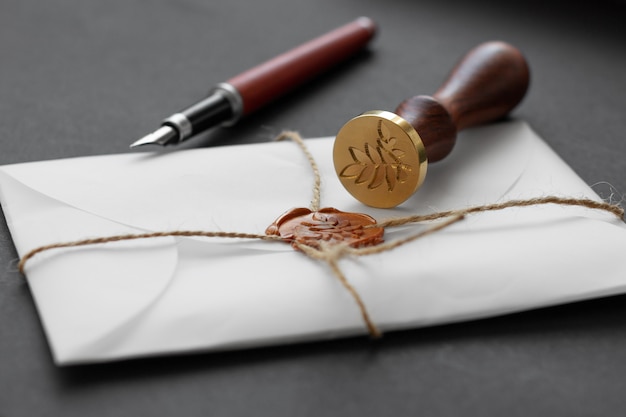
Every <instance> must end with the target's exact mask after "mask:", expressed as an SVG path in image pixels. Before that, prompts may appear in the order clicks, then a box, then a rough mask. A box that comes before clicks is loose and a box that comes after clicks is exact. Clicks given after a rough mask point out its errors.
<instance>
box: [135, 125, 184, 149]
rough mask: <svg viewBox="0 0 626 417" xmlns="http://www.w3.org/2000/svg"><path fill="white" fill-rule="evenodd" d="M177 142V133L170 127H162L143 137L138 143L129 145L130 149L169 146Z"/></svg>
mask: <svg viewBox="0 0 626 417" xmlns="http://www.w3.org/2000/svg"><path fill="white" fill-rule="evenodd" d="M177 142H178V131H176V129H174V128H173V127H170V126H162V127H161V128H159V129H157V130H156V131H154V132H152V133H150V134H149V135H146V136H144V137H143V138H141V139H139V140H138V141H136V142H134V143H133V144H131V145H130V147H131V148H136V147H138V146H143V145H161V146H165V145H169V144H171V143H177Z"/></svg>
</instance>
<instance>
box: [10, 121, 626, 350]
mask: <svg viewBox="0 0 626 417" xmlns="http://www.w3.org/2000/svg"><path fill="white" fill-rule="evenodd" d="M284 139H290V140H292V141H293V142H295V143H296V144H297V145H298V146H299V147H300V149H301V150H302V151H303V153H304V154H305V156H306V157H307V159H308V161H309V164H310V166H311V170H312V172H313V176H314V182H313V198H312V200H311V206H310V208H311V210H312V211H318V210H319V209H320V201H321V176H320V171H319V168H318V166H317V163H316V161H315V159H314V158H313V155H312V154H311V153H310V152H309V150H308V148H307V146H306V144H305V143H304V140H303V139H302V137H301V136H300V135H299V134H298V132H294V131H284V132H282V133H281V134H280V135H279V136H278V137H277V138H276V140H284ZM542 204H557V205H562V206H581V207H586V208H588V209H592V210H602V211H606V212H609V213H612V214H613V215H615V216H616V217H618V218H619V219H620V220H622V219H623V217H624V209H623V208H621V207H620V206H618V205H615V204H610V203H605V202H598V201H594V200H590V199H586V198H580V199H577V198H564V197H557V196H547V197H540V198H531V199H527V200H511V201H506V202H503V203H495V204H485V205H480V206H474V207H469V208H464V209H459V210H449V211H441V212H436V213H431V214H426V215H414V216H406V217H401V218H395V219H389V220H385V221H382V222H378V223H376V224H375V225H372V226H370V227H383V228H387V227H397V226H402V225H407V224H412V223H423V222H430V221H434V220H441V219H444V220H442V221H440V222H438V223H436V224H434V225H431V226H430V227H428V228H427V229H425V230H423V231H421V232H419V233H416V234H413V235H410V236H407V237H405V238H401V239H396V240H393V241H390V242H384V243H381V244H379V245H376V246H369V247H362V248H352V247H350V246H349V245H347V244H345V243H340V244H330V243H327V242H320V245H319V247H317V248H315V247H311V246H308V245H305V244H302V243H298V242H296V246H297V248H298V249H300V251H301V252H302V253H304V254H305V255H307V256H309V257H310V258H312V259H315V260H319V261H323V262H325V263H326V264H327V265H328V266H329V267H330V269H331V271H332V273H333V276H334V277H335V278H336V279H337V280H338V281H339V282H340V283H341V285H342V286H343V287H344V288H345V289H346V290H347V291H348V293H349V294H350V295H351V296H352V298H353V299H354V301H355V303H356V305H357V306H358V308H359V311H360V314H361V317H362V319H363V322H364V323H365V325H366V327H367V329H368V332H369V334H370V336H371V337H372V338H379V337H381V335H382V333H381V332H380V330H379V329H378V327H377V326H376V324H375V323H374V321H373V320H372V319H371V317H370V314H369V313H368V310H367V307H366V305H365V302H364V301H363V299H362V297H361V296H360V295H359V293H358V291H357V290H356V288H355V287H354V286H353V285H352V284H351V283H350V282H349V280H348V279H347V277H346V275H345V274H344V273H343V271H342V270H341V268H340V267H339V261H340V260H341V259H342V258H343V257H345V256H366V255H373V254H379V253H383V252H386V251H390V250H392V249H395V248H397V247H399V246H402V245H405V244H407V243H409V242H413V241H415V240H417V239H420V238H423V237H425V236H428V235H431V234H433V233H436V232H439V231H441V230H443V229H445V228H446V227H449V226H451V225H453V224H455V223H457V222H458V221H460V220H462V219H464V218H465V217H466V216H467V215H469V214H474V213H483V212H488V211H496V210H504V209H508V208H512V207H529V206H536V205H542ZM365 227H368V226H365ZM167 236H173V237H209V238H229V239H259V240H265V241H283V239H282V238H281V237H280V236H274V235H265V234H255V233H237V232H211V231H204V230H174V231H166V232H150V233H137V234H123V235H114V236H107V237H98V238H92V239H82V240H75V241H71V242H59V243H52V244H49V245H44V246H40V247H37V248H35V249H33V250H31V251H29V252H28V253H26V255H24V256H23V257H22V258H21V259H20V262H19V264H18V269H19V271H20V272H21V273H22V274H24V273H25V267H26V263H27V262H28V261H29V260H30V259H32V258H33V257H34V256H35V255H37V254H39V253H41V252H45V251H49V250H53V249H61V248H72V247H80V246H88V245H98V244H105V243H111V242H120V241H127V240H135V239H153V238H159V237H167Z"/></svg>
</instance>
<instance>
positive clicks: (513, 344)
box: [0, 0, 626, 417]
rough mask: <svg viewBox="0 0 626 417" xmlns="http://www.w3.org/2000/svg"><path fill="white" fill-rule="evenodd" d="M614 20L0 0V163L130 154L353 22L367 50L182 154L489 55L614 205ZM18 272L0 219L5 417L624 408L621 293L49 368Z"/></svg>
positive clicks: (396, 91)
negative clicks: (444, 320)
mask: <svg viewBox="0 0 626 417" xmlns="http://www.w3.org/2000/svg"><path fill="white" fill-rule="evenodd" d="M625 12H626V8H625V7H624V6H623V4H621V3H619V2H610V1H603V2H589V1H587V2H563V3H559V2H555V1H547V2H539V1H531V2H516V3H511V2H496V1H486V0H484V1H473V2H462V1H460V0H459V1H441V0H439V1H435V0H432V1H412V0H389V1H385V2H381V1H378V0H345V1H335V0H316V1H304V0H298V1H296V0H268V1H263V2H261V1H259V2H252V1H249V2H246V1H243V0H228V1H223V2H219V3H217V2H208V1H204V2H203V1H200V0H195V1H194V0H186V1H183V0H179V1H174V0H172V1H165V0H159V1H140V0H115V1H106V2H104V1H103V2H96V1H79V0H75V1H69V0H58V1H45V2H44V1H41V2H38V1H35V0H19V1H18V0H5V1H3V2H2V5H1V6H0V59H1V61H0V141H1V143H2V150H1V151H0V164H8V163H15V162H23V161H34V160H41V159H52V158H59V157H73V156H82V155H95V154H108V153H121V152H126V151H127V147H128V144H129V143H130V142H131V141H133V140H135V139H137V138H139V137H140V136H143V135H144V134H145V133H147V132H149V131H151V130H152V129H154V128H155V127H156V125H157V123H158V122H159V121H160V119H161V118H162V117H165V116H167V115H169V114H170V113H172V112H174V111H176V110H179V109H180V108H182V107H183V106H186V105H187V104H190V103H191V102H193V101H195V100H196V99H199V98H201V97H202V96H203V94H204V92H205V90H206V89H208V87H209V86H210V85H211V84H213V83H215V82H219V81H222V80H224V79H227V78H229V77H230V76H232V75H234V74H236V73H237V72H239V71H241V70H243V69H246V68H247V67H249V66H251V65H253V64H256V63H258V62H260V61H261V60H264V59H266V58H269V57H271V56H273V55H275V54H277V53H280V52H282V51H284V50H286V49H288V48H290V47H292V46H295V45H296V44H299V43H300V42H302V41H305V40H307V39H309V38H311V37H313V36H316V35H318V34H320V33H322V32H324V31H326V30H328V29H331V28H333V27H335V26H338V25H340V24H342V23H344V22H346V21H348V20H351V19H353V18H354V17H356V16H359V15H368V16H371V17H372V18H374V19H376V20H377V21H378V22H379V25H380V28H381V30H380V34H379V37H378V38H377V39H376V41H375V42H374V44H373V47H372V53H370V54H364V55H362V56H361V57H360V58H359V59H357V60H355V61H353V62H352V63H351V64H349V65H345V66H343V67H342V68H341V69H340V70H338V71H335V72H333V73H332V74H329V75H328V76H326V77H323V78H322V79H321V80H319V81H317V82H315V83H313V84H311V85H310V86H309V87H307V88H305V89H303V90H301V91H300V93H299V94H296V95H292V96H289V97H287V98H286V99H283V100H281V101H280V102H279V103H276V105H274V106H273V107H271V108H270V109H267V110H265V111H262V112H260V113H258V114H256V115H255V116H253V117H251V118H249V119H247V120H246V121H245V122H244V123H243V124H242V125H240V126H239V127H236V128H233V129H231V130H229V131H225V130H217V131H213V132H211V134H209V135H206V137H204V138H199V139H198V140H196V141H194V142H193V143H189V144H187V145H186V147H191V146H208V145H209V143H213V144H216V145H222V144H225V143H228V142H230V143H247V142H260V141H265V140H267V139H268V138H269V137H271V136H273V135H274V134H276V133H278V132H279V131H280V130H282V129H283V128H289V129H296V130H299V131H300V132H301V133H302V134H303V135H304V136H307V137H315V136H327V135H332V134H334V133H335V132H336V131H337V130H338V129H339V127H340V126H341V125H342V124H343V123H344V122H345V121H347V120H348V119H349V118H350V117H352V116H354V115H356V114H358V113H360V112H362V111H365V110H370V109H388V110H393V109H394V108H395V106H396V105H397V104H398V103H399V102H400V101H401V100H402V99H404V98H405V97H406V96H409V95H413V94H416V93H423V94H429V93H432V92H434V91H435V90H436V88H437V87H438V85H439V83H440V82H441V81H442V79H443V77H444V75H445V74H446V73H447V72H448V70H449V69H450V67H451V65H452V64H453V63H454V62H455V61H456V60H457V59H458V58H459V57H460V56H461V55H462V54H463V53H464V52H465V51H466V50H467V49H469V48H471V47H473V46H474V45H475V44H477V43H479V42H482V41H485V40H491V39H502V40H506V41H509V42H511V43H513V44H515V45H517V46H518V47H520V48H521V49H522V50H523V51H524V53H525V54H526V56H527V58H528V60H529V61H530V64H531V69H532V85H531V90H530V92H529V95H528V96H527V98H526V99H525V101H524V102H523V103H522V105H521V106H520V107H519V109H518V110H516V111H515V114H514V116H515V117H518V118H522V119H525V120H527V121H528V122H529V123H530V124H531V125H532V126H533V127H534V128H535V129H536V130H537V131H538V132H539V133H540V134H541V135H542V137H544V139H545V140H546V141H547V142H548V143H549V144H550V145H551V146H552V147H553V148H555V149H556V150H557V152H558V153H559V154H560V155H562V157H563V158H564V159H565V160H566V161H567V162H568V163H569V164H570V165H571V166H572V167H573V168H574V169H575V170H576V171H577V172H578V173H579V174H580V175H581V176H582V177H583V179H585V180H586V181H587V182H588V183H590V184H595V183H598V182H608V183H610V184H612V185H613V186H614V187H615V189H617V190H621V191H622V192H625V191H626V175H624V173H625V171H626V169H625V164H624V162H623V161H624V156H625V155H626V141H625V133H624V132H625V131H626V117H625V114H626V113H625V111H626V94H625V93H626V70H625V69H626V52H625V48H626V46H625V45H626V42H625V41H626V30H625V29H624V23H623V20H624V16H625V15H626V14H625ZM103 175H106V173H103ZM600 191H601V192H602V193H603V194H604V195H605V196H608V194H609V193H610V191H609V188H608V187H607V186H604V188H602V189H600ZM617 198H618V199H619V198H620V197H619V196H618V197H617ZM16 257H17V255H16V253H15V249H14V248H13V244H12V241H11V237H10V235H9V233H8V231H7V228H6V224H5V223H4V221H0V265H1V266H0V416H2V417H5V416H56V415H58V416H113V415H135V416H138V415H150V416H170V415H203V416H205V415H224V416H239V415H241V416H244V415H245V416H249V415H268V416H296V415H297V416H300V415H312V416H313V415H315V416H318V415H342V416H367V415H409V414H412V415H428V416H457V415H482V416H491V415H493V416H496V415H497V416H500V415H520V416H522V415H523V416H528V415H534V416H540V415H541V416H543V415H546V416H547V415H550V416H560V415H564V416H565V415H567V416H583V415H605V416H606V415H622V414H623V411H622V410H623V408H624V407H625V406H626V399H625V396H624V392H626V307H625V305H626V304H625V303H624V302H625V301H626V297H624V296H620V297H612V298H607V299H602V300H595V301H589V302H584V303H577V304H573V305H568V306H561V307H556V308H550V309H544V310H538V311H533V312H528V313H523V314H516V315H511V316H506V317H500V318H496V319H490V320H482V321H475V322H470V323H461V324H456V325H450V326H441V327H436V328H430V329H421V330H415V331H406V332H399V333H393V334H388V335H386V336H385V338H384V339H383V340H382V341H381V342H378V343H370V342H369V341H367V340H366V339H362V338H355V339H347V340H340V341H335V342H324V343H311V344H303V345H297V346H283V347H276V348H267V349H257V350H250V351H239V352H229V353H218V354H196V355H190V356H175V357H161V358H152V359H144V360H134V361H127V362H119V363H114V364H106V365H88V366H76V367H68V368H58V367H56V366H55V365H53V363H52V360H51V357H50V353H49V351H48V346H47V342H46V339H45V335H44V334H43V331H42V328H41V325H40V322H39V318H38V316H37V312H36V309H35V306H34V304H33V300H32V298H31V295H30V293H29V289H28V285H27V284H26V282H25V281H24V279H23V277H22V276H21V275H20V274H18V273H17V272H15V266H14V265H15V259H16ZM592 259H593V255H592V254H590V261H592ZM484 261H485V262H488V254H487V255H486V259H485V260H484ZM615 268H621V269H624V261H623V260H622V259H616V260H615ZM545 278H546V280H549V279H550V277H549V276H546V277H545ZM589 279H593V277H592V276H590V277H589Z"/></svg>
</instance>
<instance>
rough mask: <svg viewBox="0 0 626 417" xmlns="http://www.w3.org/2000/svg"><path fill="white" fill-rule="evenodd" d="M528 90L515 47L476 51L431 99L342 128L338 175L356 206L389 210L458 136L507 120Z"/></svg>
mask: <svg viewBox="0 0 626 417" xmlns="http://www.w3.org/2000/svg"><path fill="white" fill-rule="evenodd" d="M528 83H529V69H528V64H527V63H526V60H525V59H524V56H523V55H522V54H521V52H520V51H519V50H518V49H517V48H515V47H513V46H511V45H509V44H507V43H504V42H487V43H484V44H481V45H479V46H477V47H476V48H474V49H472V50H471V51H469V52H468V53H467V55H465V57H464V58H463V59H462V60H461V61H460V62H459V64H457V66H456V67H455V68H454V70H453V71H452V72H451V74H450V75H449V77H448V79H447V80H446V82H445V83H444V84H443V85H442V86H441V87H440V88H439V90H437V92H436V93H435V94H433V95H432V97H431V96H425V95H420V96H414V97H411V98H408V99H406V100H405V101H403V102H402V103H400V105H399V106H398V107H397V108H396V110H395V113H391V112H387V111H381V110H375V111H369V112H366V113H363V114H361V115H359V116H357V117H355V118H354V119H352V120H350V121H348V122H347V123H346V124H345V125H344V126H343V127H342V128H341V129H340V130H339V132H338V133H337V137H336V139H335V145H334V148H333V162H334V164H335V171H336V173H337V176H338V177H339V180H340V181H341V183H342V184H343V186H344V187H345V188H346V190H348V192H349V193H350V194H352V195H353V196H354V197H355V198H356V199H357V200H359V201H361V202H362V203H364V204H367V205H368V206H372V207H378V208H390V207H395V206H397V205H399V204H401V203H403V202H404V201H406V200H407V199H408V198H409V197H411V195H413V193H414V192H415V191H416V190H417V189H418V188H419V187H420V185H422V182H423V181H424V178H425V176H426V170H427V164H428V163H429V162H430V163H432V162H436V161H439V160H441V159H443V158H444V157H446V156H447V155H448V154H449V153H450V152H451V151H452V148H453V147H454V143H455V141H456V135H457V132H458V131H460V130H461V129H464V128H467V127H472V126H476V125H480V124H484V123H488V122H491V121H495V120H497V119H500V118H503V117H504V116H506V115H507V114H508V113H509V112H510V111H511V110H512V109H513V108H514V107H515V106H516V105H517V104H518V103H519V102H520V101H521V100H522V98H523V97H524V95H525V94H526V90H527V89H528ZM494 174H495V175H497V173H494ZM476 186H477V187H478V186H480V184H477V185H476Z"/></svg>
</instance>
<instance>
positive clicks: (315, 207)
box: [276, 130, 322, 211]
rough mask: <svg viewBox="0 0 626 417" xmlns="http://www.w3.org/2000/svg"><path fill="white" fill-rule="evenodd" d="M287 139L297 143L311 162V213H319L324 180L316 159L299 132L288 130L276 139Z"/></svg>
mask: <svg viewBox="0 0 626 417" xmlns="http://www.w3.org/2000/svg"><path fill="white" fill-rule="evenodd" d="M285 139H289V140H291V141H292V142H295V143H296V144H297V145H298V146H299V147H300V149H301V150H302V152H303V153H304V155H305V156H306V158H307V160H308V161H309V165H310V166H311V171H313V198H312V199H311V205H310V206H309V208H310V209H311V211H319V209H320V204H321V200H322V199H321V195H322V180H321V175H320V170H319V167H318V166H317V162H315V158H313V155H311V152H310V151H309V148H308V147H307V146H306V144H305V143H304V140H303V139H302V136H300V134H299V133H298V132H294V131H291V130H286V131H283V132H282V133H280V134H279V135H278V136H277V137H276V140H277V141H281V140H285Z"/></svg>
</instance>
